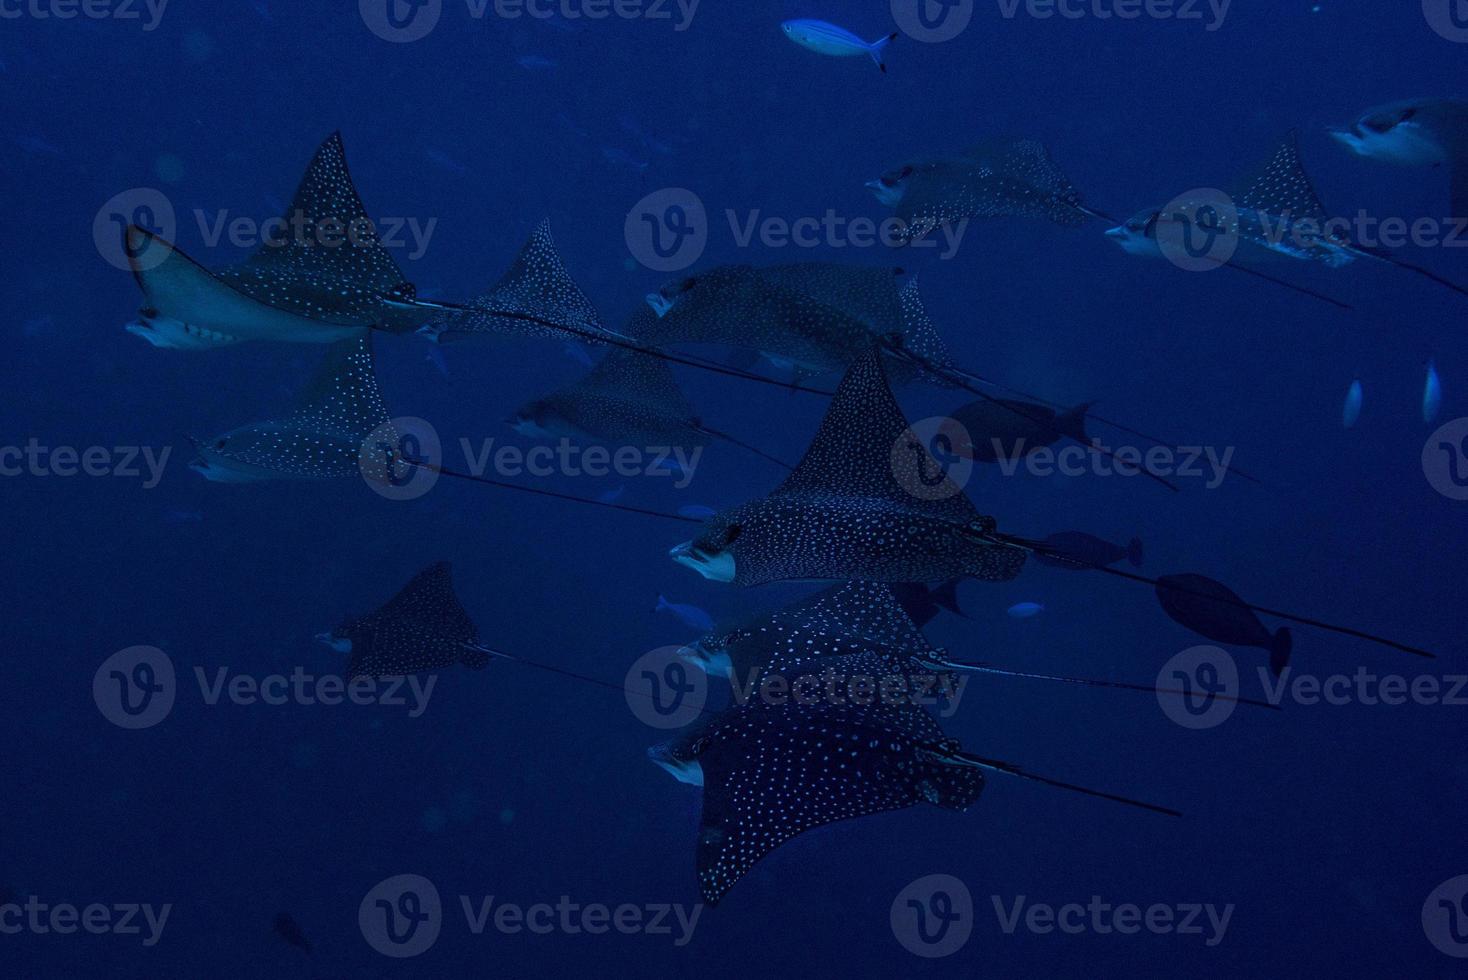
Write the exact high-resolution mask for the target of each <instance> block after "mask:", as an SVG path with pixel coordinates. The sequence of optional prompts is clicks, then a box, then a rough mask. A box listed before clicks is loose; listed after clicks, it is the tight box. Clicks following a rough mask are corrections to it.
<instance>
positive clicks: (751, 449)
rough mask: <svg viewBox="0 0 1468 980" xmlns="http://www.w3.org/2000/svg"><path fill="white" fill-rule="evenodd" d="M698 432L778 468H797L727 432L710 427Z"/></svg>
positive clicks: (700, 429) (699, 427)
mask: <svg viewBox="0 0 1468 980" xmlns="http://www.w3.org/2000/svg"><path fill="white" fill-rule="evenodd" d="M697 431H699V432H702V433H703V434H704V435H708V436H713V437H714V438H715V439H722V440H724V441H725V442H727V443H729V444H730V445H732V446H738V447H739V448H740V449H743V450H744V451H745V452H748V453H753V454H754V455H756V456H758V457H759V458H760V459H764V460H768V461H769V462H771V463H774V464H775V465H776V466H782V467H784V468H785V469H787V470H793V469H795V467H793V466H791V465H790V464H789V463H787V462H785V461H784V460H783V459H779V458H778V457H775V456H771V455H770V454H769V453H767V452H765V451H764V450H762V449H760V448H758V447H756V446H752V445H750V444H749V443H747V442H743V441H741V440H739V439H736V438H734V437H733V436H731V435H729V433H727V432H721V431H719V430H718V429H713V428H710V427H709V426H706V425H699V426H698V428H697Z"/></svg>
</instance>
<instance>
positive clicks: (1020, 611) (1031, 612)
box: [1007, 602, 1045, 619]
mask: <svg viewBox="0 0 1468 980" xmlns="http://www.w3.org/2000/svg"><path fill="white" fill-rule="evenodd" d="M1044 611H1045V606H1044V604H1042V603H1039V602H1017V603H1015V604H1014V605H1012V606H1010V607H1009V609H1008V610H1007V612H1008V613H1009V615H1010V618H1011V619H1030V618H1032V617H1034V616H1038V615H1040V613H1042V612H1044Z"/></svg>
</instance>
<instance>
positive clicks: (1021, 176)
mask: <svg viewBox="0 0 1468 980" xmlns="http://www.w3.org/2000/svg"><path fill="white" fill-rule="evenodd" d="M867 186H868V187H869V188H871V189H872V192H873V193H874V194H875V195H876V196H877V200H879V201H881V202H882V204H884V205H886V206H887V207H890V208H892V209H893V212H894V215H895V217H896V218H897V219H898V220H899V221H900V222H901V224H902V230H901V232H900V233H899V235H898V237H899V240H900V241H902V242H904V243H905V242H910V241H912V240H914V239H917V238H922V237H923V236H924V235H927V234H928V233H930V232H931V231H933V230H934V229H935V228H940V227H942V226H944V225H949V224H953V223H955V222H959V221H964V220H967V219H970V218H1000V217H1023V218H1041V219H1046V220H1049V221H1053V222H1055V223H1056V224H1058V225H1064V226H1066V227H1071V228H1076V227H1080V226H1081V225H1083V224H1085V223H1086V222H1087V221H1089V220H1090V219H1091V218H1092V217H1095V216H1096V213H1095V212H1093V211H1091V210H1089V209H1088V208H1086V206H1085V205H1083V204H1082V203H1081V194H1080V191H1078V190H1076V187H1075V185H1074V184H1072V183H1071V182H1070V178H1069V177H1067V176H1066V175H1065V173H1064V172H1063V171H1062V170H1061V169H1060V167H1059V166H1058V165H1057V164H1056V163H1055V161H1054V160H1052V159H1051V157H1050V151H1049V150H1048V149H1047V148H1046V146H1045V144H1044V143H1041V142H1040V141H1038V140H1032V139H1015V138H1010V137H1001V138H997V139H991V140H988V141H986V142H984V143H981V144H979V145H978V146H975V147H973V148H971V149H969V150H967V151H965V152H963V153H961V154H960V155H959V156H957V157H951V158H947V159H942V158H940V159H928V160H913V161H909V162H907V163H903V164H899V165H898V166H896V167H893V168H892V169H890V170H888V171H887V172H886V173H884V174H882V176H880V177H878V178H877V179H876V180H872V181H868V182H867Z"/></svg>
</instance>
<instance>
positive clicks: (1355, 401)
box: [1341, 381, 1361, 429]
mask: <svg viewBox="0 0 1468 980" xmlns="http://www.w3.org/2000/svg"><path fill="white" fill-rule="evenodd" d="M1360 420H1361V382H1360V381H1352V382H1351V387H1349V388H1347V389H1346V404H1345V407H1344V408H1342V409H1341V425H1343V426H1345V427H1346V428H1348V429H1350V428H1354V427H1355V425H1356V423H1357V422H1359V421H1360Z"/></svg>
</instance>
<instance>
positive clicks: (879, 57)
mask: <svg viewBox="0 0 1468 980" xmlns="http://www.w3.org/2000/svg"><path fill="white" fill-rule="evenodd" d="M895 40H897V32H896V31H893V32H892V33H891V34H888V35H887V36H886V37H884V38H882V39H881V40H877V41H873V42H872V45H871V47H869V48H867V52H868V53H869V54H870V55H871V56H872V60H873V61H875V62H876V63H877V67H878V68H880V69H882V74H884V75H885V74H887V62H886V61H885V60H884V59H885V57H886V52H887V45H889V44H891V43H892V42H893V41H895Z"/></svg>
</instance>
